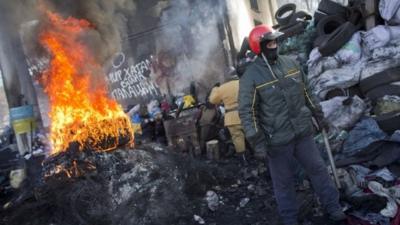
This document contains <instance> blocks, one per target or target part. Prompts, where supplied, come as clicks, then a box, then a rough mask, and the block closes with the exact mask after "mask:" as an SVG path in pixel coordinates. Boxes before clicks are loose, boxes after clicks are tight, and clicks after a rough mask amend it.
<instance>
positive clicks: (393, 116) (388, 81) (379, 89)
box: [359, 67, 400, 133]
mask: <svg viewBox="0 0 400 225" xmlns="http://www.w3.org/2000/svg"><path fill="white" fill-rule="evenodd" d="M359 86H360V90H361V92H362V94H363V95H364V96H365V97H367V98H368V99H370V100H371V102H372V104H373V105H375V104H376V102H377V100H378V99H380V98H382V97H384V96H385V95H395V96H400V67H394V68H391V69H387V70H384V71H382V72H379V73H376V74H374V75H371V76H369V77H367V78H365V79H363V80H361V81H360V84H359ZM375 120H376V121H377V122H378V125H379V127H380V128H381V129H382V130H383V131H385V132H387V133H393V132H394V131H396V130H398V129H399V128H400V111H399V110H395V111H392V112H387V113H384V114H381V115H376V117H375Z"/></svg>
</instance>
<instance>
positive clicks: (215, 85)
mask: <svg viewBox="0 0 400 225" xmlns="http://www.w3.org/2000/svg"><path fill="white" fill-rule="evenodd" d="M219 86H221V83H219V82H217V83H215V84H214V86H213V87H219Z"/></svg>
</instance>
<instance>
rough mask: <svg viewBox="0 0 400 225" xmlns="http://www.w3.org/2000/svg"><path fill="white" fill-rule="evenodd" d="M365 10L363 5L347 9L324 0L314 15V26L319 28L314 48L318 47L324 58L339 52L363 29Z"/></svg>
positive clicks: (350, 6)
mask: <svg viewBox="0 0 400 225" xmlns="http://www.w3.org/2000/svg"><path fill="white" fill-rule="evenodd" d="M358 2H360V1H358ZM363 8H364V7H363V5H362V4H361V3H353V4H352V5H349V6H347V7H346V6H343V5H341V4H339V3H336V2H334V1H332V0H322V1H321V2H320V3H319V5H318V10H316V11H315V14H314V25H315V26H316V27H317V38H316V40H315V42H314V47H318V50H319V52H320V53H321V55H322V56H329V55H332V54H334V53H335V52H337V51H338V50H339V49H340V48H341V47H342V46H343V45H345V44H346V43H347V42H348V41H349V40H350V39H351V37H352V36H353V34H354V33H355V32H357V31H358V30H359V29H361V27H362V22H363V15H364V14H365V13H364V12H365V10H363Z"/></svg>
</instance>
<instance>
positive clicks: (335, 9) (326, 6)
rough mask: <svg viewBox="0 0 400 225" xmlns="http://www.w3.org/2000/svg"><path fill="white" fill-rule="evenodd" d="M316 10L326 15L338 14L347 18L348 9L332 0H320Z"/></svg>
mask: <svg viewBox="0 0 400 225" xmlns="http://www.w3.org/2000/svg"><path fill="white" fill-rule="evenodd" d="M318 10H319V11H321V12H324V13H326V14H328V15H340V16H341V17H343V19H347V15H348V9H347V8H346V7H345V6H343V5H341V4H339V3H336V2H334V1H331V0H322V1H321V2H320V3H319V5H318Z"/></svg>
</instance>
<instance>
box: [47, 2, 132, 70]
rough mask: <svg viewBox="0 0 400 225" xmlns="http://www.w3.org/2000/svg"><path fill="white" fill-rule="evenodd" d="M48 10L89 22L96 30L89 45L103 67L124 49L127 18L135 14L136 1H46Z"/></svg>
mask: <svg viewBox="0 0 400 225" xmlns="http://www.w3.org/2000/svg"><path fill="white" fill-rule="evenodd" d="M44 3H45V5H46V8H48V9H50V10H51V11H54V12H56V13H59V14H61V15H63V16H64V17H68V16H72V17H75V18H79V19H85V20H87V21H89V22H90V23H91V24H92V25H93V26H94V29H93V30H91V31H90V32H88V33H87V34H86V36H85V39H86V45H87V46H88V47H89V49H91V50H92V51H93V55H94V56H95V57H97V59H98V61H99V62H100V63H102V64H104V63H107V62H109V60H110V59H111V58H112V56H113V55H114V54H115V53H116V52H118V51H120V49H121V35H124V34H126V28H125V27H126V20H127V19H126V18H127V17H126V15H128V14H133V13H134V11H135V4H134V2H133V0H44Z"/></svg>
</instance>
